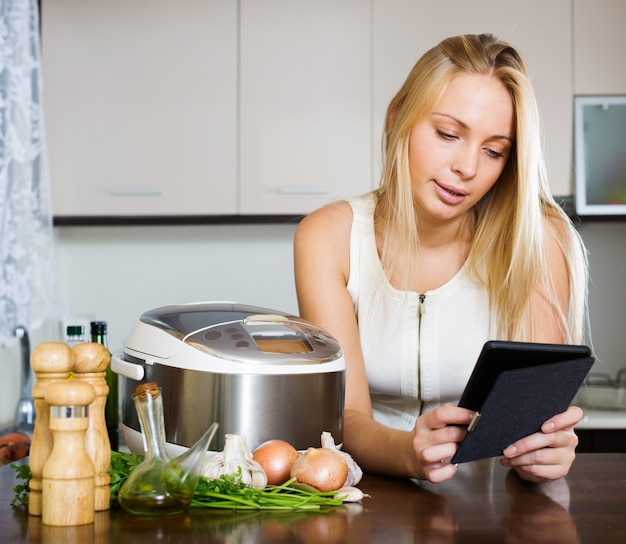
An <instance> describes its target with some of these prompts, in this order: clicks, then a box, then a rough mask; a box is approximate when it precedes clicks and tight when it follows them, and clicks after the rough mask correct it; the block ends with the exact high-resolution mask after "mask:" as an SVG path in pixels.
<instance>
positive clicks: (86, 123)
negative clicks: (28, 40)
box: [42, 0, 237, 217]
mask: <svg viewBox="0 0 626 544" xmlns="http://www.w3.org/2000/svg"><path fill="white" fill-rule="evenodd" d="M42 50H43V71H44V93H45V95H44V100H45V112H46V124H47V142H48V150H49V162H50V174H51V180H52V181H51V183H52V193H53V209H54V214H55V216H59V217H64V216H129V215H130V216H142V215H143V216H146V215H192V214H193V215H205V214H232V213H235V212H236V205H237V203H236V194H237V185H236V184H237V179H236V171H237V164H236V108H237V98H236V97H237V80H236V78H237V73H236V66H237V63H236V59H237V6H236V2H235V1H234V0H205V1H198V0H180V1H178V2H171V1H169V0H132V1H129V2H95V1H89V2H87V1H84V0H55V1H54V2H42Z"/></svg>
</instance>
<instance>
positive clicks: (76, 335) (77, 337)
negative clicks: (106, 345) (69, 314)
mask: <svg viewBox="0 0 626 544" xmlns="http://www.w3.org/2000/svg"><path fill="white" fill-rule="evenodd" d="M83 342H87V339H86V338H85V326H84V325H68V326H67V327H66V328H65V343H66V344H67V345H68V346H69V347H70V348H71V347H73V346H75V345H76V344H82V343H83Z"/></svg>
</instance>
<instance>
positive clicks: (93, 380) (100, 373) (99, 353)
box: [72, 342, 111, 512]
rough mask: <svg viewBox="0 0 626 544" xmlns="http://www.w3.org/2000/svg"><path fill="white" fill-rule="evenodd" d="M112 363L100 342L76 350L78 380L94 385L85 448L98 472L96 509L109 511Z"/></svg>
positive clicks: (75, 348) (86, 343)
mask: <svg viewBox="0 0 626 544" xmlns="http://www.w3.org/2000/svg"><path fill="white" fill-rule="evenodd" d="M110 360H111V355H110V354H109V350H107V348H106V347H105V346H103V345H102V344H98V343H96V342H85V343H82V344H77V345H75V346H73V347H72V369H73V371H74V378H75V379H76V380H80V381H84V382H87V383H89V384H91V385H92V386H93V388H94V390H95V393H96V398H95V399H94V401H93V403H92V404H91V406H90V407H89V428H88V429H87V435H86V437H85V448H86V449H87V454H88V455H89V457H90V458H91V461H92V463H93V466H94V470H95V485H96V488H95V493H96V496H95V509H96V511H97V512H99V511H102V510H108V509H109V505H110V501H111V487H110V483H111V477H110V476H109V465H110V464H111V442H110V441H109V435H108V433H107V427H106V420H105V418H104V407H105V405H106V401H107V395H108V393H109V386H108V385H107V382H106V380H105V378H104V375H105V372H106V369H107V367H108V366H109V362H110Z"/></svg>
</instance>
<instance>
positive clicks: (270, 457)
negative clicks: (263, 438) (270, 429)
mask: <svg viewBox="0 0 626 544" xmlns="http://www.w3.org/2000/svg"><path fill="white" fill-rule="evenodd" d="M297 457H298V452H297V451H296V448H294V447H293V446H292V445H291V444H290V443H289V442H285V441H284V440H268V441H267V442H263V444H261V445H260V446H259V447H258V448H256V449H255V450H254V452H252V458H253V459H254V460H255V461H256V462H257V463H259V465H261V466H262V467H263V470H264V471H265V474H266V475H267V483H268V484H269V485H280V484H283V483H285V482H286V481H287V480H288V479H289V474H290V472H291V465H293V462H294V461H295V460H296V459H297Z"/></svg>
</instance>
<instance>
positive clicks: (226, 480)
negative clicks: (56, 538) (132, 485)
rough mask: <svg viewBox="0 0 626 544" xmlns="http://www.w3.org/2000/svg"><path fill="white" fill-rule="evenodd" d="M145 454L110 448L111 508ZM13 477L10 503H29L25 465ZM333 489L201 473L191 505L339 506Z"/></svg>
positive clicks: (253, 507)
mask: <svg viewBox="0 0 626 544" xmlns="http://www.w3.org/2000/svg"><path fill="white" fill-rule="evenodd" d="M143 460H144V457H143V456H142V455H139V454H137V453H123V452H117V451H112V452H111V465H110V467H109V476H110V477H111V508H116V507H119V502H118V500H117V496H118V493H119V490H120V488H121V487H122V485H123V484H124V482H125V481H126V479H127V478H128V476H129V475H130V473H131V472H132V471H133V469H134V468H135V467H137V466H138V465H139V464H140V463H141V462H142V461H143ZM11 467H12V468H13V469H15V471H16V473H17V474H16V477H17V479H20V480H25V483H23V484H19V485H17V486H15V487H14V488H13V491H14V492H15V497H14V499H13V501H12V502H11V504H12V505H18V504H28V491H29V488H28V483H29V481H30V478H31V472H30V467H29V466H28V465H11ZM341 504H342V500H341V499H338V498H337V492H336V491H329V492H326V493H322V492H319V491H316V490H315V489H314V488H310V487H308V486H301V485H298V484H296V483H295V478H292V479H291V480H289V481H287V482H285V483H284V484H282V485H268V486H266V487H264V488H263V489H254V488H252V487H250V486H249V485H246V484H244V483H243V482H241V479H240V478H239V477H238V476H237V475H236V474H224V475H222V476H220V477H219V478H216V479H211V480H209V479H207V478H205V477H201V478H200V479H199V481H198V485H197V487H196V491H195V493H194V496H193V499H192V501H191V504H190V505H189V507H190V508H217V509H228V510H297V511H310V510H313V511H320V510H327V509H330V508H332V507H336V506H341Z"/></svg>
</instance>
